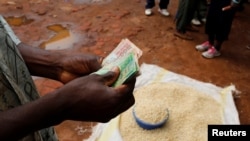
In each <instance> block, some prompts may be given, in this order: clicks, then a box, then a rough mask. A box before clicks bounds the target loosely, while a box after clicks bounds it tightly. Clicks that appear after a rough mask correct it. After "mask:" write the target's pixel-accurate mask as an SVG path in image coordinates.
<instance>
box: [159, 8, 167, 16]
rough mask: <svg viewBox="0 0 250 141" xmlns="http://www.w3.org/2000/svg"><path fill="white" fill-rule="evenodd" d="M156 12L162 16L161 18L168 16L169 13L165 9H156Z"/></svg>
mask: <svg viewBox="0 0 250 141" xmlns="http://www.w3.org/2000/svg"><path fill="white" fill-rule="evenodd" d="M158 11H159V12H160V13H161V14H162V15H163V16H169V15H170V14H169V12H168V11H167V9H158Z"/></svg>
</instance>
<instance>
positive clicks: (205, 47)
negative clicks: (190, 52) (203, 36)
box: [195, 41, 212, 52]
mask: <svg viewBox="0 0 250 141" xmlns="http://www.w3.org/2000/svg"><path fill="white" fill-rule="evenodd" d="M210 47H212V45H211V44H210V43H209V42H208V41H206V42H204V43H202V44H200V45H197V46H195V48H196V50H198V51H200V52H203V51H206V50H208V49H209V48H210Z"/></svg>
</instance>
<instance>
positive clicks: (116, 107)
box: [56, 69, 136, 122]
mask: <svg viewBox="0 0 250 141" xmlns="http://www.w3.org/2000/svg"><path fill="white" fill-rule="evenodd" d="M118 75H119V71H117V69H116V71H113V72H111V71H110V72H108V73H106V74H104V75H97V74H92V75H88V76H85V77H81V78H77V79H74V80H72V81H71V82H69V83H67V84H66V85H64V86H63V87H61V88H59V89H58V90H57V92H56V93H58V100H60V101H63V103H64V104H63V109H62V112H61V114H60V116H62V119H64V120H65V119H67V120H79V121H96V122H108V121H109V120H110V119H112V118H114V117H116V116H117V115H119V114H120V113H122V112H124V111H126V110H127V109H128V108H129V107H130V106H132V105H133V104H134V102H135V99H134V96H133V90H134V86H135V81H136V78H135V77H134V78H133V79H131V80H130V81H129V82H127V83H126V84H124V85H121V86H117V87H115V88H114V87H110V85H111V84H113V83H114V81H115V80H116V79H117V77H118Z"/></svg>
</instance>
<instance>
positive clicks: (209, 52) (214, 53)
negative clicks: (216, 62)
mask: <svg viewBox="0 0 250 141" xmlns="http://www.w3.org/2000/svg"><path fill="white" fill-rule="evenodd" d="M202 56H203V57H205V58H209V59H210V58H214V57H217V56H220V52H219V51H217V50H216V49H215V48H214V46H212V47H211V48H209V49H208V50H207V51H205V52H203V53H202Z"/></svg>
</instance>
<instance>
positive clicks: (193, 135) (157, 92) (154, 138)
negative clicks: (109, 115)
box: [120, 82, 223, 141]
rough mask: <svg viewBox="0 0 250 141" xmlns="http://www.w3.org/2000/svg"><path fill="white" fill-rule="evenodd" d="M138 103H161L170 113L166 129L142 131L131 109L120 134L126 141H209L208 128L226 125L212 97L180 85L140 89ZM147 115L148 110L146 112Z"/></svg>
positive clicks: (121, 120)
mask: <svg viewBox="0 0 250 141" xmlns="http://www.w3.org/2000/svg"><path fill="white" fill-rule="evenodd" d="M134 96H135V99H136V103H139V102H141V101H143V100H145V99H149V100H152V101H154V100H157V101H158V100H161V101H163V102H164V104H165V105H164V107H167V108H168V110H169V119H168V122H167V123H166V125H165V126H163V127H162V128H159V129H155V130H144V129H142V128H140V127H139V126H138V125H137V124H136V122H135V120H134V119H133V116H132V108H130V109H129V110H127V111H126V112H124V113H123V114H121V119H120V133H121V136H122V138H123V140H124V141H206V140H207V125H208V124H223V114H222V106H221V104H220V103H218V102H217V101H216V100H214V99H213V98H212V97H210V96H207V95H206V94H204V93H202V92H200V91H197V90H196V89H193V88H192V87H189V86H186V85H183V84H180V83H173V82H171V83H170V82H169V83H154V84H149V85H147V86H144V87H141V88H139V89H137V90H136V91H135V93H134ZM144 111H145V110H144Z"/></svg>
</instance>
